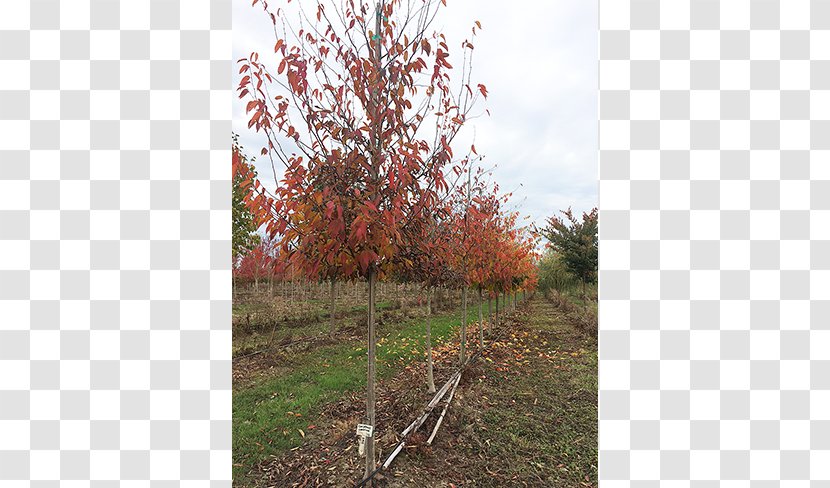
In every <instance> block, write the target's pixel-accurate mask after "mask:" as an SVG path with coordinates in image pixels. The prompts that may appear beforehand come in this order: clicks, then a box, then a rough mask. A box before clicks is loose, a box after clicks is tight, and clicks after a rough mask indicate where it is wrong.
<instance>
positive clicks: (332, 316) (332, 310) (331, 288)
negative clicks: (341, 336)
mask: <svg viewBox="0 0 830 488" xmlns="http://www.w3.org/2000/svg"><path fill="white" fill-rule="evenodd" d="M336 318H337V315H336V314H335V303H334V279H332V280H331V283H330V284H329V320H331V335H334V333H335V332H337V322H336Z"/></svg>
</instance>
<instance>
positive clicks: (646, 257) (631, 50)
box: [599, 0, 830, 488]
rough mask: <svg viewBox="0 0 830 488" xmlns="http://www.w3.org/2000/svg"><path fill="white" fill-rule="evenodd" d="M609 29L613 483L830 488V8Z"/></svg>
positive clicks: (669, 8)
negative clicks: (828, 487) (829, 481)
mask: <svg viewBox="0 0 830 488" xmlns="http://www.w3.org/2000/svg"><path fill="white" fill-rule="evenodd" d="M599 12H600V19H599V24H600V80H599V87H600V161H601V162H600V173H601V174H600V179H601V181H600V208H601V209H602V210H601V217H600V224H601V229H600V268H601V271H600V299H601V305H600V330H601V332H600V358H601V361H600V465H599V468H600V479H601V480H603V483H602V484H603V486H607V487H608V488H611V487H615V486H640V487H646V486H648V487H656V486H692V487H710V486H711V487H714V486H725V487H733V486H734V487H749V486H752V487H756V486H757V487H761V486H764V487H767V486H770V487H771V486H779V481H778V480H782V481H780V483H781V485H782V486H793V487H819V486H821V487H827V486H830V483H826V481H827V480H830V1H828V0H812V1H811V0H780V1H777V0H752V1H749V0H721V1H717V0H671V1H663V2H658V1H656V0H629V1H620V0H602V1H601V2H600V9H599ZM656 480H663V481H656ZM671 480H675V481H671ZM719 480H721V481H719ZM690 481H691V482H690ZM821 481H825V482H824V483H823V482H821Z"/></svg>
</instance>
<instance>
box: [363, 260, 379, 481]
mask: <svg viewBox="0 0 830 488" xmlns="http://www.w3.org/2000/svg"><path fill="white" fill-rule="evenodd" d="M376 286H377V272H376V271H375V270H374V269H370V270H369V304H368V309H369V313H368V316H369V338H368V343H369V344H368V345H369V347H368V349H369V353H368V356H369V358H368V359H369V360H368V371H367V375H366V420H367V423H368V424H369V425H371V426H372V427H373V428H374V426H375V358H376V356H375V346H376V342H375V288H376ZM374 470H375V434H372V436H370V437H367V438H366V471H365V473H364V477H366V476H369V475H370V474H372V471H374ZM371 483H372V482H371V480H370V481H369V482H368V483H367V484H366V486H371Z"/></svg>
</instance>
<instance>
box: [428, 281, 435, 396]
mask: <svg viewBox="0 0 830 488" xmlns="http://www.w3.org/2000/svg"><path fill="white" fill-rule="evenodd" d="M427 387H428V388H429V392H430V393H435V379H434V378H433V376H432V289H428V290H427Z"/></svg>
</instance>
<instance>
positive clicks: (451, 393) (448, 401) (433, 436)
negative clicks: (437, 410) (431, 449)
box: [427, 375, 461, 446]
mask: <svg viewBox="0 0 830 488" xmlns="http://www.w3.org/2000/svg"><path fill="white" fill-rule="evenodd" d="M460 381H461V375H458V379H456V380H455V385H453V387H452V391H451V392H450V396H448V397H447V404H446V405H444V410H442V411H441V416H440V417H438V422H436V423H435V428H434V429H432V434H431V435H430V436H429V439H427V445H428V446H429V445H431V444H432V440H433V439H434V438H435V434H437V433H438V427H441V422H443V421H444V415H446V414H447V409H448V408H449V407H450V402H451V401H452V397H453V395H455V389H456V388H458V383H459V382H460Z"/></svg>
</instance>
